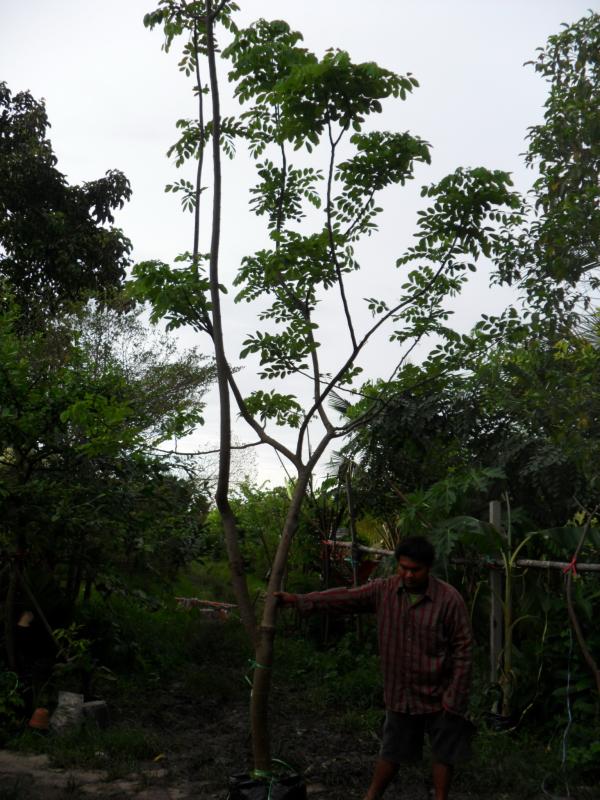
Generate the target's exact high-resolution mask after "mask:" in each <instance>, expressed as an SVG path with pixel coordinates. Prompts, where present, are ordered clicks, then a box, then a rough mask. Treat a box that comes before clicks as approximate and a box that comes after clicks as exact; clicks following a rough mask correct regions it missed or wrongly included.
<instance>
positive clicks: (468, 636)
mask: <svg viewBox="0 0 600 800" xmlns="http://www.w3.org/2000/svg"><path fill="white" fill-rule="evenodd" d="M448 632H449V654H450V666H451V678H450V683H449V685H448V687H447V688H446V690H445V692H444V695H443V698H442V703H443V706H444V708H445V710H446V711H450V712H451V713H452V714H459V715H461V716H462V715H464V714H465V713H466V711H467V705H468V702H469V689H470V687H471V672H472V666H473V655H472V650H473V634H472V631H471V621H470V619H469V613H468V611H467V607H466V605H465V602H464V600H463V599H462V597H460V595H457V596H456V599H455V601H454V603H453V606H452V608H451V610H450V614H449V619H448Z"/></svg>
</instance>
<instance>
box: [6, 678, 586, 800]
mask: <svg viewBox="0 0 600 800" xmlns="http://www.w3.org/2000/svg"><path fill="white" fill-rule="evenodd" d="M273 701H274V702H273V710H272V732H273V735H272V742H273V751H274V753H276V754H282V755H283V758H284V759H285V761H286V762H288V763H290V764H293V765H298V766H299V767H301V768H302V770H303V772H304V775H305V777H306V783H307V795H308V797H309V798H314V799H315V800H321V798H323V800H324V799H325V798H328V800H354V798H356V800H360V798H361V797H362V796H363V794H364V789H365V787H366V785H367V784H368V780H369V776H370V772H371V766H372V763H373V759H374V757H375V756H376V754H377V751H378V746H379V743H378V740H377V737H376V736H375V735H374V734H364V735H348V734H347V733H344V732H341V731H340V730H339V729H336V726H335V725H333V724H332V720H328V719H316V718H315V717H314V716H313V715H311V714H310V709H305V708H303V706H302V704H301V703H296V704H294V702H293V700H292V701H291V702H290V697H289V696H287V697H285V696H281V695H278V694H277V692H275V695H274V697H273ZM127 722H128V720H127V719H122V720H119V724H124V725H126V724H127ZM131 722H132V723H133V720H131ZM137 722H138V724H139V719H138V720H137ZM144 727H145V728H146V727H148V728H152V729H154V730H156V731H158V732H159V733H160V734H161V740H162V742H163V750H164V752H162V753H160V754H157V756H158V758H157V759H155V760H153V761H149V762H146V763H140V764H139V765H138V766H137V768H136V769H135V771H134V772H132V773H131V774H129V775H126V776H121V777H118V778H115V777H114V776H112V777H111V773H110V771H109V769H108V767H107V770H97V771H85V770H76V769H71V770H65V769H56V768H53V767H52V765H51V764H50V762H49V759H48V757H47V756H45V755H23V754H19V753H13V752H9V751H6V750H3V751H0V800H83V799H84V798H111V799H112V800H125V798H136V800H226V798H227V796H228V789H227V785H228V778H229V776H231V775H234V774H237V773H240V772H243V771H244V770H245V769H246V768H247V766H248V764H249V762H250V738H249V734H248V708H247V698H244V699H240V700H236V701H230V702H228V703H226V704H219V703H217V702H215V701H207V702H205V703H204V704H203V703H198V702H196V703H190V700H189V697H187V696H185V695H184V694H183V693H182V694H178V689H177V686H174V687H172V688H171V689H170V690H169V691H165V692H164V693H162V694H161V695H160V696H159V697H155V701H154V702H153V703H152V704H151V706H147V707H146V708H145V717H144ZM427 772H428V770H427V769H426V765H424V766H423V768H421V767H414V768H411V769H410V770H409V771H408V772H405V773H404V776H403V780H402V784H403V785H402V786H400V784H399V783H398V784H397V785H394V786H393V787H392V788H391V789H390V790H389V792H388V795H386V798H387V797H388V796H389V798H390V800H394V798H399V797H402V798H404V800H428V798H429V797H430V794H429V789H428V786H427V783H426V782H427ZM593 796H594V795H593V794H591V793H588V790H585V791H584V792H580V793H576V792H573V793H572V794H571V800H580V799H581V800H588V798H590V800H591V798H592V797H593ZM452 797H453V798H454V799H455V800H483V798H485V799H486V800H525V798H526V797H527V798H529V800H542V798H546V800H548V799H550V800H559V798H558V797H557V796H556V795H552V794H550V793H544V792H541V791H540V792H539V793H531V792H528V793H527V794H524V793H521V794H519V793H518V792H517V793H515V792H510V793H503V792H501V791H498V792H494V791H491V792H489V791H486V792H484V793H482V792H481V789H479V790H472V791H471V790H469V788H468V787H465V785H464V781H463V782H462V785H461V783H460V782H459V783H458V785H457V787H456V791H455V792H453V794H452Z"/></svg>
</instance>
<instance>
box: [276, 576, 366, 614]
mask: <svg viewBox="0 0 600 800" xmlns="http://www.w3.org/2000/svg"><path fill="white" fill-rule="evenodd" d="M376 584H377V582H376V581H372V582H371V583H366V584H365V585H364V586H357V587H356V588H352V589H349V588H347V587H346V586H339V587H337V588H335V589H327V590H325V591H324V592H309V593H308V594H292V593H290V592H275V593H274V594H275V597H276V598H277V602H278V604H279V605H280V606H281V607H283V608H290V607H294V608H297V609H298V611H300V613H301V614H310V613H311V612H313V611H332V612H334V613H335V612H337V613H339V614H351V613H355V612H358V613H360V612H366V611H375V605H376V591H377V586H376Z"/></svg>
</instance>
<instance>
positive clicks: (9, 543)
mask: <svg viewBox="0 0 600 800" xmlns="http://www.w3.org/2000/svg"><path fill="white" fill-rule="evenodd" d="M19 323H20V317H19V316H18V314H17V312H16V311H13V312H6V313H4V314H0V374H1V380H0V408H2V414H1V415H0V558H1V559H2V562H3V564H4V565H6V564H8V565H10V569H9V579H8V582H7V583H6V584H5V586H4V588H5V589H6V602H5V604H4V617H5V634H6V635H5V640H6V645H7V651H8V658H9V662H10V664H11V668H14V662H15V653H14V646H13V639H12V631H13V624H14V621H15V620H14V603H15V597H16V591H17V589H18V588H19V586H20V584H23V587H24V586H25V585H26V583H24V581H26V574H27V572H28V571H29V572H30V571H31V570H32V569H33V570H34V571H35V572H36V574H38V575H39V574H40V573H43V574H44V576H45V578H44V579H45V580H46V579H49V578H50V577H52V579H53V580H54V581H55V592H54V594H55V596H54V598H53V599H52V602H53V603H60V605H61V606H62V609H63V613H64V614H65V615H67V616H68V615H69V614H70V612H71V610H72V608H73V605H74V603H75V601H76V599H77V598H78V597H79V593H80V592H79V590H80V588H81V586H82V585H83V584H85V585H86V590H87V592H88V593H89V590H90V588H91V586H92V585H93V584H95V585H97V586H101V587H103V588H104V590H107V591H108V590H109V589H111V587H112V590H115V589H117V588H119V589H122V588H123V586H124V582H125V579H129V580H130V579H131V576H132V575H135V574H140V573H141V572H142V571H146V573H147V574H148V573H149V572H150V573H154V574H157V575H162V576H163V577H164V578H165V579H167V578H169V576H171V575H172V574H173V572H174V571H175V570H176V568H177V566H179V565H180V564H181V563H182V562H183V561H186V560H188V559H189V558H191V557H192V556H193V555H194V553H195V552H196V546H197V543H198V539H199V536H200V533H201V527H202V518H203V516H204V514H205V512H206V505H207V504H206V501H205V496H206V492H207V489H206V487H205V485H204V482H203V481H202V476H201V475H198V474H197V473H196V471H195V470H194V469H191V468H190V467H189V465H188V464H187V462H186V461H185V460H182V459H178V458H176V457H174V456H171V455H168V454H163V453H160V452H159V451H158V450H157V449H156V447H157V445H159V444H160V443H161V442H162V441H164V439H165V438H169V437H171V436H173V435H184V434H185V433H186V432H187V431H188V430H189V429H190V427H195V426H197V425H198V423H199V422H200V421H201V413H202V408H203V398H202V395H203V393H204V391H205V389H206V387H207V385H208V384H209V383H210V382H211V381H212V379H213V375H214V370H213V367H212V365H211V363H210V362H208V363H205V361H206V359H204V358H203V357H202V356H200V355H199V354H198V353H196V352H195V351H190V352H188V353H184V354H181V355H178V356H175V354H174V353H173V351H172V348H171V345H170V344H169V343H166V344H165V343H164V342H163V344H162V345H161V344H160V340H158V341H157V340H156V337H155V339H154V340H150V341H145V340H144V338H143V337H142V327H141V325H140V323H139V320H138V319H137V314H135V313H130V314H124V313H122V312H121V313H117V312H111V311H108V310H106V309H104V310H98V309H96V310H93V309H91V310H88V314H87V316H86V315H83V314H82V315H81V316H80V317H79V318H78V319H76V320H75V319H71V320H69V321H68V322H67V321H63V322H62V323H61V324H58V322H57V321H56V320H55V321H54V323H53V325H52V326H50V327H49V328H47V329H46V330H44V331H43V332H42V331H38V332H36V333H31V334H25V333H24V332H23V330H21V329H20V325H19ZM69 323H70V324H69ZM117 331H118V332H119V335H117ZM131 344H133V345H134V346H135V348H136V349H135V350H134V351H130V352H129V353H127V346H128V345H131ZM123 354H125V357H124V355H123ZM5 576H6V573H4V576H3V578H4V577H5ZM34 594H35V591H34ZM28 602H29V601H28ZM36 611H37V609H36ZM46 611H47V609H46Z"/></svg>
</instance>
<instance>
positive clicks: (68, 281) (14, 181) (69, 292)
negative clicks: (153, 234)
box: [0, 83, 131, 326]
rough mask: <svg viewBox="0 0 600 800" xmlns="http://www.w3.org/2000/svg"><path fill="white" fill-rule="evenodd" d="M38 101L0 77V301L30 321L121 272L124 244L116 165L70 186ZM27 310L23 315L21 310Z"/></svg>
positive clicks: (122, 186)
mask: <svg viewBox="0 0 600 800" xmlns="http://www.w3.org/2000/svg"><path fill="white" fill-rule="evenodd" d="M48 127H49V122H48V117H47V114H46V109H45V106H44V104H43V102H40V101H37V100H35V99H34V98H33V97H32V96H31V94H30V93H29V92H19V93H17V94H15V95H13V94H12V93H11V92H10V90H9V89H8V87H7V86H6V84H5V83H0V290H3V291H2V295H1V296H0V301H1V303H2V306H4V307H5V308H6V306H5V302H6V297H5V292H9V293H10V294H11V296H12V298H13V300H14V301H16V302H17V303H18V304H19V305H20V306H21V309H22V311H23V312H24V317H23V320H22V321H23V323H24V322H25V319H26V318H27V322H28V324H29V325H30V326H31V324H32V323H33V320H38V324H41V323H42V322H43V320H47V318H48V316H51V315H53V314H57V313H59V312H60V311H64V310H65V309H66V308H67V307H68V306H69V304H70V303H72V302H73V301H77V300H81V299H82V298H83V299H86V298H87V297H88V296H89V295H90V294H95V295H96V296H104V295H108V294H110V293H111V292H112V291H114V290H115V289H117V288H118V287H119V286H120V285H121V284H122V282H123V279H124V278H125V270H126V267H127V266H128V264H129V258H128V255H129V251H130V249H131V244H130V242H129V240H128V239H127V238H126V237H125V236H124V235H123V233H122V231H120V230H119V229H118V228H115V227H114V225H113V223H114V216H113V212H114V210H115V209H117V208H122V207H123V204H124V203H125V201H126V200H128V199H129V197H130V195H131V189H130V186H129V182H128V181H127V179H126V178H125V176H124V175H123V174H122V173H121V172H118V171H117V170H112V171H110V172H108V173H107V174H106V176H105V177H104V178H100V179H99V180H95V181H89V182H87V183H84V184H83V185H81V186H70V185H69V184H68V183H67V181H66V180H65V177H64V175H62V174H61V173H60V172H59V171H58V169H57V168H56V156H55V155H54V152H53V150H52V145H51V143H50V141H49V139H47V138H46V137H47V129H48ZM25 314H26V317H25Z"/></svg>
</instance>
